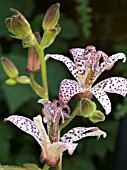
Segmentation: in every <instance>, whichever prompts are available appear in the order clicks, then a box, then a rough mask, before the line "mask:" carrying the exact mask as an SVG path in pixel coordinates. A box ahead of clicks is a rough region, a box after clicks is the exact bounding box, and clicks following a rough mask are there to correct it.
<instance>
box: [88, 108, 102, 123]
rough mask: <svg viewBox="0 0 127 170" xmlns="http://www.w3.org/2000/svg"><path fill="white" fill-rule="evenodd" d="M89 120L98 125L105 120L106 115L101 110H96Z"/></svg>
mask: <svg viewBox="0 0 127 170" xmlns="http://www.w3.org/2000/svg"><path fill="white" fill-rule="evenodd" d="M89 120H90V121H91V122H92V123H98V122H102V121H104V120H105V115H104V114H103V113H102V112H101V111H100V110H96V111H95V112H94V113H93V114H92V115H91V116H90V117H89Z"/></svg>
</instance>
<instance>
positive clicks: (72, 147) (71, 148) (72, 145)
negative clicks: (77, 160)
mask: <svg viewBox="0 0 127 170" xmlns="http://www.w3.org/2000/svg"><path fill="white" fill-rule="evenodd" d="M64 145H65V146H66V148H67V150H68V153H69V155H72V154H73V152H74V150H75V149H76V147H77V146H78V143H64Z"/></svg>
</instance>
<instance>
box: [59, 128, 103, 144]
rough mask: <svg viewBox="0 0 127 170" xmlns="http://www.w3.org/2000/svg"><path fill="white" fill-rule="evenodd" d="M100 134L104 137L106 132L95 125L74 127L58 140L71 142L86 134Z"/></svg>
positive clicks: (86, 135) (98, 135)
mask: <svg viewBox="0 0 127 170" xmlns="http://www.w3.org/2000/svg"><path fill="white" fill-rule="evenodd" d="M101 135H103V137H104V138H105V137H106V133H105V132H103V131H101V130H100V129H99V128H97V127H89V128H85V127H76V128H73V129H71V130H69V131H68V132H67V133H66V134H65V135H64V136H63V137H61V138H60V141H61V142H66V143H73V142H75V141H78V140H80V139H82V138H85V137H88V136H97V137H98V138H99V137H100V136H101Z"/></svg>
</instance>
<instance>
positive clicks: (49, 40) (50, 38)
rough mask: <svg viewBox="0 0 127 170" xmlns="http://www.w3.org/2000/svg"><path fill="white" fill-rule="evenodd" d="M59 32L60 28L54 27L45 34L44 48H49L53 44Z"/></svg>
mask: <svg viewBox="0 0 127 170" xmlns="http://www.w3.org/2000/svg"><path fill="white" fill-rule="evenodd" d="M60 30H61V27H56V28H53V29H49V30H48V31H46V32H45V36H46V42H45V44H44V48H47V47H49V46H50V45H51V44H52V43H53V42H54V40H55V38H56V36H57V35H58V34H59V33H60Z"/></svg>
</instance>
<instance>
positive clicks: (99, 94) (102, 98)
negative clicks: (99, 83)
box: [89, 87, 111, 114]
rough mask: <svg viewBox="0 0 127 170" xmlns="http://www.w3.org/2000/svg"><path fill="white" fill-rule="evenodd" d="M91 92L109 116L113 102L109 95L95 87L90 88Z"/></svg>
mask: <svg viewBox="0 0 127 170" xmlns="http://www.w3.org/2000/svg"><path fill="white" fill-rule="evenodd" d="M89 91H91V92H92V93H93V95H94V96H95V97H96V98H97V100H98V101H99V102H100V103H101V105H102V106H103V108H104V109H105V111H106V114H109V113H110V112H111V102H110V99H109V98H108V96H107V94H106V93H105V92H104V91H103V90H102V89H100V88H94V87H93V88H90V89H89Z"/></svg>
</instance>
